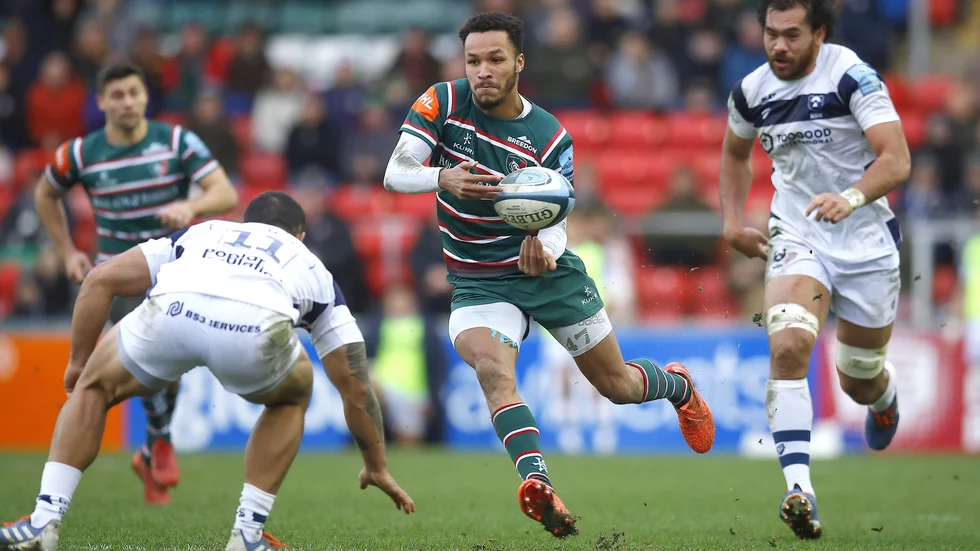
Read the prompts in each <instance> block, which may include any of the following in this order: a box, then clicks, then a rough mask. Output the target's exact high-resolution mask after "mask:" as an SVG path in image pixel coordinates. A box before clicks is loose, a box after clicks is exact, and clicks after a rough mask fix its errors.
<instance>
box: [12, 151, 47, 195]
mask: <svg viewBox="0 0 980 551" xmlns="http://www.w3.org/2000/svg"><path fill="white" fill-rule="evenodd" d="M51 156H52V155H51V153H48V152H47V151H44V150H42V149H25V150H23V151H19V152H18V153H17V155H16V156H15V157H14V182H13V183H14V188H15V189H18V190H19V189H24V188H25V187H28V186H33V185H34V183H35V182H37V178H38V176H39V175H40V174H41V172H42V171H44V167H45V165H47V163H48V161H49V160H50V159H51Z"/></svg>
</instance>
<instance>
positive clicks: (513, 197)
mask: <svg viewBox="0 0 980 551" xmlns="http://www.w3.org/2000/svg"><path fill="white" fill-rule="evenodd" d="M497 185H498V186H500V187H501V188H502V189H503V191H501V192H500V194H499V195H497V197H495V198H494V200H493V208H494V209H495V210H496V211H497V214H498V215H500V217H501V218H503V219H504V222H507V223H508V224H510V225H511V226H513V227H515V228H518V229H522V230H528V231H533V230H541V229H544V228H549V227H551V226H554V225H555V224H557V223H559V222H561V221H562V220H564V219H565V217H566V216H568V213H569V212H571V211H572V208H573V207H574V206H575V190H574V189H572V184H570V183H569V182H568V179H567V178H565V177H564V176H562V175H561V174H559V173H558V172H556V171H554V170H551V169H550V168H542V167H540V166H531V167H527V168H521V169H518V170H515V171H514V172H511V173H510V174H508V175H507V176H506V177H505V178H504V179H503V180H501V181H500V183H499V184H497Z"/></svg>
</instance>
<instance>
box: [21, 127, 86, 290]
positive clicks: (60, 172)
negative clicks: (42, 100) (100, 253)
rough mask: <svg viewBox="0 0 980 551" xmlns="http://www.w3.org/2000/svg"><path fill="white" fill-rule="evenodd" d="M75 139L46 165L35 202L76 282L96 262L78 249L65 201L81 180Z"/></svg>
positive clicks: (58, 150)
mask: <svg viewBox="0 0 980 551" xmlns="http://www.w3.org/2000/svg"><path fill="white" fill-rule="evenodd" d="M75 141H76V140H69V141H67V142H65V143H63V144H61V146H60V147H58V149H57V151H56V152H55V157H54V160H53V161H52V162H51V163H49V164H48V165H47V166H46V167H45V168H44V173H43V174H42V175H41V178H40V179H39V180H38V182H37V185H36V186H35V187H34V205H35V208H36V209H37V215H38V218H40V219H41V223H42V224H43V225H44V229H46V230H47V231H48V234H49V235H50V236H51V240H52V241H53V242H54V246H55V250H57V252H58V256H59V257H60V258H61V261H62V262H64V263H65V271H66V272H67V274H68V277H69V278H70V279H71V280H72V282H74V283H81V282H82V279H84V278H85V275H86V274H87V273H88V271H89V270H91V269H92V261H91V259H89V257H88V255H87V254H85V253H84V252H82V251H79V250H78V249H77V248H75V243H74V242H73V241H72V238H71V232H70V231H69V229H68V217H67V215H66V214H65V202H64V196H65V194H66V193H68V191H69V190H70V189H71V187H72V186H73V185H75V183H77V182H78V168H77V164H76V162H75V160H74V155H75V152H74V150H75V149H76V148H75ZM78 147H79V148H80V147H81V146H80V145H79V146H78Z"/></svg>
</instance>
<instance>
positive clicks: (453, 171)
mask: <svg viewBox="0 0 980 551" xmlns="http://www.w3.org/2000/svg"><path fill="white" fill-rule="evenodd" d="M475 166H476V163H475V162H473V161H466V162H465V163H459V164H458V165H456V166H454V167H453V168H445V169H443V170H440V171H439V188H440V189H443V190H446V191H448V192H449V193H452V194H453V195H455V196H456V197H458V198H460V199H493V198H494V197H496V196H497V195H499V194H500V192H501V191H503V190H502V189H501V188H500V186H495V185H492V184H496V183H497V182H499V181H500V180H502V178H501V177H500V176H493V175H490V174H470V169H472V168H473V167H475ZM487 184H491V185H487Z"/></svg>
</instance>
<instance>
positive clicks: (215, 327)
mask: <svg viewBox="0 0 980 551" xmlns="http://www.w3.org/2000/svg"><path fill="white" fill-rule="evenodd" d="M118 348H119V359H120V361H122V364H123V366H124V367H125V368H126V370H127V371H129V373H131V374H132V375H133V377H135V378H136V380H138V381H139V382H140V383H141V384H142V385H143V386H145V387H147V388H151V389H158V388H163V387H165V386H167V385H168V384H170V383H171V382H173V381H176V380H178V379H180V376H181V375H183V374H184V373H186V372H188V371H190V370H192V369H194V368H195V367H197V366H201V365H203V366H207V368H208V370H210V371H211V373H212V374H213V375H214V376H215V378H217V379H218V381H219V382H220V383H221V386H223V387H224V388H225V390H227V391H229V392H232V393H235V394H238V395H240V396H259V395H261V394H265V393H267V392H269V391H271V390H273V389H275V388H276V387H277V386H279V384H280V383H282V381H283V380H284V379H285V378H286V377H287V376H288V375H289V373H290V372H291V371H292V369H293V366H294V365H295V363H296V360H297V359H298V358H299V355H300V352H301V351H302V345H301V343H300V341H299V337H297V335H296V332H295V331H294V330H293V321H292V319H291V318H290V317H289V316H286V315H284V314H281V313H279V312H275V311H273V310H269V309H266V308H262V307H260V306H255V305H252V304H247V303H244V302H238V301H235V300H229V299H226V298H219V297H213V296H207V295H200V294H196V293H167V294H163V295H158V296H154V297H150V298H147V299H146V300H144V301H143V303H142V304H141V305H140V306H139V307H138V308H137V309H136V310H134V311H132V312H130V313H129V314H128V315H126V317H124V318H123V319H122V321H120V322H119V340H118Z"/></svg>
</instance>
